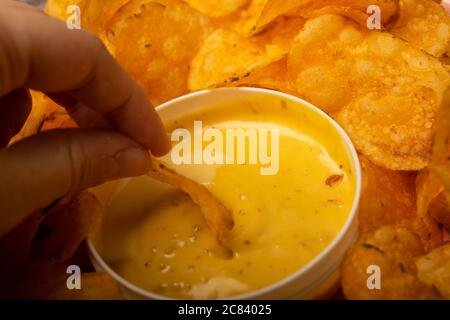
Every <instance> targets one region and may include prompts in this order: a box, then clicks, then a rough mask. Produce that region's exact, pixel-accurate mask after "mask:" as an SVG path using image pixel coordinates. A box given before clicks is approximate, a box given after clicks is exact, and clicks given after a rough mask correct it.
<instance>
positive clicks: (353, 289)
mask: <svg viewBox="0 0 450 320" xmlns="http://www.w3.org/2000/svg"><path fill="white" fill-rule="evenodd" d="M424 253H425V251H424V249H423V246H422V244H421V242H420V240H419V238H418V237H417V236H416V235H415V234H414V233H412V232H410V231H408V230H407V229H405V228H402V227H394V226H384V227H381V228H380V229H377V230H376V231H374V232H372V233H366V234H363V235H362V236H361V238H360V239H359V241H358V244H357V245H356V246H355V247H354V248H352V249H350V250H349V251H348V252H347V255H346V257H345V259H344V261H343V263H342V266H341V277H342V278H341V284H342V288H343V291H344V295H345V297H346V298H347V299H438V298H440V296H439V294H438V293H437V292H436V291H435V289H434V288H433V287H432V286H429V285H427V284H425V283H422V282H421V281H420V280H419V279H418V277H417V268H416V265H415V264H414V259H415V258H416V257H418V256H421V255H423V254H424ZM377 273H378V274H377ZM371 276H373V277H371ZM377 276H378V278H379V283H377V281H376V278H377ZM378 285H379V286H378ZM372 286H374V287H372ZM375 288H377V289H375Z"/></svg>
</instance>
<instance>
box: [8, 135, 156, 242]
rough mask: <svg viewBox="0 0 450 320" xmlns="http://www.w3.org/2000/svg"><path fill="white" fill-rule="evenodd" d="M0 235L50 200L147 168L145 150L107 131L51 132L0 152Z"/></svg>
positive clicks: (134, 174)
mask: <svg viewBox="0 0 450 320" xmlns="http://www.w3.org/2000/svg"><path fill="white" fill-rule="evenodd" d="M0 163H1V164H2V165H1V166H0V181H1V183H0V235H2V234H4V233H6V232H7V231H9V230H11V229H12V228H14V227H15V226H16V225H17V224H19V223H20V222H21V221H22V220H23V219H25V218H26V217H27V215H29V214H31V213H33V212H35V211H37V210H40V209H43V208H45V207H46V206H48V205H49V204H51V203H52V202H53V201H54V200H55V199H58V198H60V197H63V196H65V195H71V194H73V193H75V192H77V191H79V190H82V189H85V188H89V187H92V186H95V185H98V184H100V183H103V182H106V181H108V180H114V179H119V178H124V177H128V176H137V175H141V174H144V173H146V172H147V171H148V170H149V167H150V155H149V153H148V151H147V150H146V149H144V148H143V147H142V146H141V145H139V144H138V143H136V142H134V141H133V140H131V139H130V138H128V137H126V136H124V135H122V134H120V133H116V132H112V131H100V130H82V129H64V130H53V131H48V132H44V133H41V134H38V135H36V136H33V137H31V138H29V139H25V140H23V141H21V142H19V143H17V144H15V145H13V146H11V147H10V148H8V149H3V150H0Z"/></svg>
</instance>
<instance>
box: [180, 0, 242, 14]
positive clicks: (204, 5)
mask: <svg viewBox="0 0 450 320" xmlns="http://www.w3.org/2000/svg"><path fill="white" fill-rule="evenodd" d="M184 1H185V2H187V3H188V4H189V5H190V6H191V7H192V8H194V9H197V10H198V11H200V12H201V13H203V14H204V15H206V16H208V17H211V18H219V17H223V16H227V15H229V14H231V13H233V12H236V11H237V10H239V9H240V8H242V7H243V6H245V5H246V4H247V3H248V2H249V0H221V1H220V4H218V3H217V0H184Z"/></svg>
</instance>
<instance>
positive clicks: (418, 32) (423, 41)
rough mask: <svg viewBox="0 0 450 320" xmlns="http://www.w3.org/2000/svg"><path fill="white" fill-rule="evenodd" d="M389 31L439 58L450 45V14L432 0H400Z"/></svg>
mask: <svg viewBox="0 0 450 320" xmlns="http://www.w3.org/2000/svg"><path fill="white" fill-rule="evenodd" d="M389 32H391V33H392V34H394V35H395V36H397V37H399V38H402V39H404V40H406V41H408V43H409V44H411V45H412V46H414V47H416V48H418V49H422V50H424V51H426V52H428V53H429V54H431V55H433V56H435V57H438V58H439V57H441V56H442V55H443V54H445V53H446V52H447V51H448V50H449V47H450V16H449V15H448V13H447V12H446V11H445V9H444V8H443V7H442V6H441V5H440V4H438V3H436V2H434V1H432V0H400V10H399V19H398V20H397V21H396V22H395V23H394V24H393V25H392V26H390V27H389Z"/></svg>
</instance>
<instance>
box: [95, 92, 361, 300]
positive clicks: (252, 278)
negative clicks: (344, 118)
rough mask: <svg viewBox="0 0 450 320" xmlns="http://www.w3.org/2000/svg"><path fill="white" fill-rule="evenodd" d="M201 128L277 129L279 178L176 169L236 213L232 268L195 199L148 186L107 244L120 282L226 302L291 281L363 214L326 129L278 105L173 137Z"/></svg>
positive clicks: (116, 211)
mask: <svg viewBox="0 0 450 320" xmlns="http://www.w3.org/2000/svg"><path fill="white" fill-rule="evenodd" d="M194 120H201V121H202V122H203V126H204V128H208V127H214V128H217V129H219V130H221V132H223V133H224V134H225V131H226V129H230V128H241V129H248V128H256V129H258V128H265V129H273V128H277V129H278V130H279V159H278V161H279V169H278V171H277V173H276V174H273V175H262V174H261V170H260V169H261V164H236V163H234V164H228V165H209V166H208V165H205V164H199V165H182V166H176V167H174V169H176V170H177V171H180V172H182V173H183V174H186V175H188V176H190V177H192V178H195V179H196V180H198V181H201V182H202V183H205V184H206V185H207V186H208V188H209V189H210V190H211V192H212V193H213V194H214V195H216V196H217V198H218V199H220V200H221V201H222V203H223V204H224V205H225V206H226V207H227V208H229V209H230V210H231V211H232V213H233V218H234V221H235V227H234V229H233V230H232V231H231V232H230V233H229V234H228V235H227V239H226V244H227V246H228V247H229V248H231V249H232V250H233V252H234V256H233V258H232V259H226V258H224V257H223V256H222V255H221V254H220V252H221V250H220V247H218V245H217V243H216V240H215V239H214V237H213V236H212V234H211V232H210V231H209V229H208V227H207V225H206V223H205V221H204V219H203V216H202V213H201V211H200V209H199V208H198V207H197V206H196V205H195V204H193V203H192V201H191V200H190V198H189V197H188V196H187V195H185V194H183V193H182V192H180V191H178V190H176V189H173V188H171V187H168V186H165V185H162V184H159V183H156V182H153V181H151V179H150V178H147V177H141V178H135V179H133V180H132V181H131V182H130V183H129V184H128V185H127V186H126V187H125V189H124V190H123V191H122V192H121V193H120V194H119V195H118V196H117V197H116V198H115V200H114V201H113V203H112V206H111V210H110V212H109V214H108V217H107V219H106V223H105V225H104V230H103V237H102V239H101V242H102V243H101V246H100V248H102V249H101V254H102V256H103V257H104V258H105V260H106V262H107V263H108V264H109V265H110V266H111V267H112V268H113V269H114V270H115V271H116V272H117V273H118V274H120V275H121V276H122V277H123V278H125V279H127V280H128V281H130V282H132V283H134V284H135V285H137V286H139V287H141V288H143V289H146V290H148V291H151V292H154V293H157V294H160V295H164V296H169V297H173V298H183V299H213V298H226V297H230V296H236V295H239V294H242V293H246V292H249V291H254V290H257V289H261V288H264V287H267V286H269V285H271V284H274V283H276V282H277V281H279V280H282V279H283V278H285V277H286V276H289V275H290V274H292V273H294V272H296V271H297V270H299V269H300V268H301V267H303V266H305V265H306V264H307V263H308V262H311V261H312V260H313V259H314V258H315V257H316V256H317V255H319V254H320V253H321V252H322V251H323V250H324V249H325V248H326V247H327V245H329V244H330V243H331V241H332V240H333V239H334V238H335V237H336V236H337V234H338V233H339V231H340V230H341V228H342V227H343V225H344V223H345V221H346V219H347V217H348V214H349V212H350V210H351V207H352V205H353V201H354V196H355V188H356V179H355V176H354V173H353V172H352V164H351V158H350V155H349V153H348V152H347V150H346V148H345V145H344V143H343V142H342V138H341V137H340V136H339V134H338V132H337V131H336V129H335V128H333V127H332V126H331V125H330V124H329V123H327V121H326V119H324V118H323V117H321V116H320V115H317V114H316V113H314V112H313V111H311V110H309V109H307V108H302V107H301V106H298V105H296V104H293V103H292V102H289V101H283V100H280V98H271V97H269V98H265V99H262V98H255V99H253V100H252V101H250V102H249V101H246V102H245V103H241V102H233V103H227V104H224V105H220V106H218V107H217V108H215V109H214V111H210V112H209V113H198V114H194V115H192V116H189V117H185V118H182V119H178V120H176V121H174V122H171V123H169V128H170V129H175V128H186V129H188V130H190V131H191V132H192V130H193V122H194ZM206 145H207V143H204V144H203V147H205V146H206ZM250 147H251V146H247V148H250ZM224 152H226V150H225V151H224Z"/></svg>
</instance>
